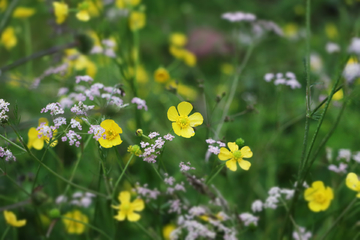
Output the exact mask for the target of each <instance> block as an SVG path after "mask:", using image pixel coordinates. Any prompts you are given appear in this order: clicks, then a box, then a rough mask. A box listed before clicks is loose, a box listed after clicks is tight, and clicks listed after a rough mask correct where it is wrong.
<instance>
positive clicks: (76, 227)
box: [62, 210, 89, 234]
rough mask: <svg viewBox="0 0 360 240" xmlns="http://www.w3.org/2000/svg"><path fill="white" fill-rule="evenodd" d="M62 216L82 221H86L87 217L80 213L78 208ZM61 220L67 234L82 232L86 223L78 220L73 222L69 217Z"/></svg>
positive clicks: (87, 220)
mask: <svg viewBox="0 0 360 240" xmlns="http://www.w3.org/2000/svg"><path fill="white" fill-rule="evenodd" d="M64 217H66V218H71V219H74V220H77V221H80V222H83V223H88V222H89V219H88V217H87V216H86V215H84V214H82V213H81V212H80V211H79V210H74V211H71V212H67V213H66V214H65V215H64ZM62 222H63V223H64V225H65V230H66V232H67V233H69V234H82V233H83V232H84V231H85V229H86V225H85V224H83V223H80V222H75V221H72V220H70V219H65V218H63V219H62Z"/></svg>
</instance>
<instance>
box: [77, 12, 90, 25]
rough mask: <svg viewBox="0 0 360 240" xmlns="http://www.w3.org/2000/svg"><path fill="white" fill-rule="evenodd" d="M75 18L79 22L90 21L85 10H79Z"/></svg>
mask: <svg viewBox="0 0 360 240" xmlns="http://www.w3.org/2000/svg"><path fill="white" fill-rule="evenodd" d="M76 18H77V19H79V20H80V21H83V22H87V21H89V20H90V14H89V12H88V11H87V10H81V11H79V12H78V13H77V14H76Z"/></svg>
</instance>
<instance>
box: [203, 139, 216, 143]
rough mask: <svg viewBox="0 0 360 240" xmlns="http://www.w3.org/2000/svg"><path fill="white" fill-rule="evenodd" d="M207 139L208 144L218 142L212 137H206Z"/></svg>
mask: <svg viewBox="0 0 360 240" xmlns="http://www.w3.org/2000/svg"><path fill="white" fill-rule="evenodd" d="M205 141H206V143H207V144H214V143H216V141H215V140H214V139H211V138H209V139H206V140H205Z"/></svg>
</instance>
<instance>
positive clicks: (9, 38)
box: [1, 27, 17, 50]
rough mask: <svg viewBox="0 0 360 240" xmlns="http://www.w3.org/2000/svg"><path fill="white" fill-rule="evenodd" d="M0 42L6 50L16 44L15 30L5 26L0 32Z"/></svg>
mask: <svg viewBox="0 0 360 240" xmlns="http://www.w3.org/2000/svg"><path fill="white" fill-rule="evenodd" d="M1 44H2V45H4V47H5V48H6V49H7V50H10V49H12V48H13V47H15V46H16V44H17V38H16V36H15V30H14V28H12V27H7V28H6V29H5V30H4V31H3V33H2V34H1Z"/></svg>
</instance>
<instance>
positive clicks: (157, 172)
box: [150, 163, 163, 181]
mask: <svg viewBox="0 0 360 240" xmlns="http://www.w3.org/2000/svg"><path fill="white" fill-rule="evenodd" d="M150 165H151V166H152V167H153V169H154V170H155V172H156V174H157V175H158V176H159V178H160V179H161V181H162V180H163V178H162V176H161V175H160V173H159V171H158V170H157V169H156V167H155V165H154V164H153V163H150Z"/></svg>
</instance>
